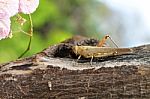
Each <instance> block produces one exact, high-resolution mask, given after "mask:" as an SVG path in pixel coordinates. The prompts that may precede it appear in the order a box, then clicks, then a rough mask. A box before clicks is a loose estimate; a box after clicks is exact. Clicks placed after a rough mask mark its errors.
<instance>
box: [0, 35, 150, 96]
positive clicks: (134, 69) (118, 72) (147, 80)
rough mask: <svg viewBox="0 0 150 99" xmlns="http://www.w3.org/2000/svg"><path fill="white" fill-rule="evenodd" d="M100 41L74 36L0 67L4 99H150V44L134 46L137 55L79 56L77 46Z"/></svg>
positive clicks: (1, 90) (0, 82)
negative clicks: (91, 61) (74, 47)
mask: <svg viewBox="0 0 150 99" xmlns="http://www.w3.org/2000/svg"><path fill="white" fill-rule="evenodd" d="M97 42H98V40H95V39H90V38H84V37H73V38H71V39H68V40H66V41H64V42H62V43H60V44H58V45H54V46H50V47H49V48H47V49H45V50H43V51H42V52H40V53H37V54H35V55H33V56H31V57H27V58H23V59H19V60H16V61H12V62H9V63H5V64H1V65H0V86H1V88H0V98H1V99H9V98H11V99H13V98H14V99H21V98H23V99H30V98H35V99H38V98H39V99H41V98H44V99H47V98H49V99H55V98H56V99H70V98H73V99H74V98H75V99H99V98H134V99H135V98H141V99H142V98H150V76H149V75H150V45H143V46H138V47H133V48H132V49H133V50H134V54H129V55H120V56H112V57H106V58H103V59H101V58H100V59H99V58H94V60H93V64H92V65H90V63H89V61H90V59H84V58H81V59H80V60H79V61H78V62H77V61H76V59H77V57H76V56H75V55H74V53H73V52H72V50H71V47H72V46H74V45H91V46H93V45H96V44H97Z"/></svg>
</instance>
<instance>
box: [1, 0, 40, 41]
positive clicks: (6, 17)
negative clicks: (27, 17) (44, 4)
mask: <svg viewBox="0 0 150 99" xmlns="http://www.w3.org/2000/svg"><path fill="white" fill-rule="evenodd" d="M38 5H39V0H0V40H1V39H3V38H6V37H8V36H9V32H10V24H11V23H10V17H12V16H14V15H15V14H17V13H19V12H22V13H24V14H30V13H33V12H34V11H35V10H36V8H37V7H38Z"/></svg>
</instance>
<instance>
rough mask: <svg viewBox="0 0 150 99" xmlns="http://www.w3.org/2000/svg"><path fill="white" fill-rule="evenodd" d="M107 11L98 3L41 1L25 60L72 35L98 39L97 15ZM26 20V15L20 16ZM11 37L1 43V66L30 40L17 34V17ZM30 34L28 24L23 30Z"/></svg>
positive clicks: (72, 0)
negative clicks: (29, 48)
mask: <svg viewBox="0 0 150 99" xmlns="http://www.w3.org/2000/svg"><path fill="white" fill-rule="evenodd" d="M105 10H107V8H106V7H105V6H104V5H102V4H101V3H100V2H98V1H97V0H40V5H39V7H38V9H37V10H36V11H35V12H34V13H33V14H32V20H33V25H34V35H33V39H32V45H31V50H30V51H29V52H28V53H27V54H25V56H24V57H27V56H31V55H33V54H35V53H37V52H40V51H42V50H43V49H44V48H47V47H48V46H50V45H53V44H57V43H59V42H61V41H63V40H65V39H67V38H70V37H72V36H73V35H83V36H89V37H91V36H92V37H100V35H97V34H96V33H97V32H98V31H99V30H97V24H96V20H95V18H94V16H95V14H97V12H99V11H101V12H103V14H104V15H105V12H106V11H105ZM21 16H22V17H24V18H25V19H27V20H28V15H23V14H21ZM11 20H12V24H11V28H12V33H13V37H12V38H11V39H10V38H7V39H3V40H1V41H0V63H4V62H8V61H11V60H16V59H17V57H19V56H20V55H21V54H22V53H23V52H24V51H25V49H26V48H27V46H28V42H29V36H28V35H25V34H24V33H21V32H17V30H18V27H20V25H18V23H17V22H16V16H14V17H12V18H11ZM22 28H24V30H25V31H28V30H29V21H27V22H26V23H25V25H24V26H23V27H22Z"/></svg>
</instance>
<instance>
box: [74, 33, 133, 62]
mask: <svg viewBox="0 0 150 99" xmlns="http://www.w3.org/2000/svg"><path fill="white" fill-rule="evenodd" d="M108 38H109V39H110V40H111V41H112V42H113V43H114V44H115V46H116V48H111V47H104V44H105V42H106V40H107V39H108ZM72 50H73V52H74V53H75V54H76V55H78V56H79V57H78V60H79V59H80V58H81V56H82V57H84V58H91V61H90V63H91V64H92V60H93V58H94V57H95V58H104V57H109V56H118V55H124V54H132V53H133V50H132V49H131V48H119V47H118V46H117V44H116V43H115V42H114V41H113V40H112V39H111V37H110V36H109V35H106V36H105V37H104V38H103V39H102V40H101V41H99V43H98V44H97V46H77V45H76V46H73V47H72Z"/></svg>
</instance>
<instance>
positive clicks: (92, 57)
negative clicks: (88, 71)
mask: <svg viewBox="0 0 150 99" xmlns="http://www.w3.org/2000/svg"><path fill="white" fill-rule="evenodd" d="M93 57H94V56H93V55H92V56H91V60H90V64H91V65H92V61H93Z"/></svg>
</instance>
